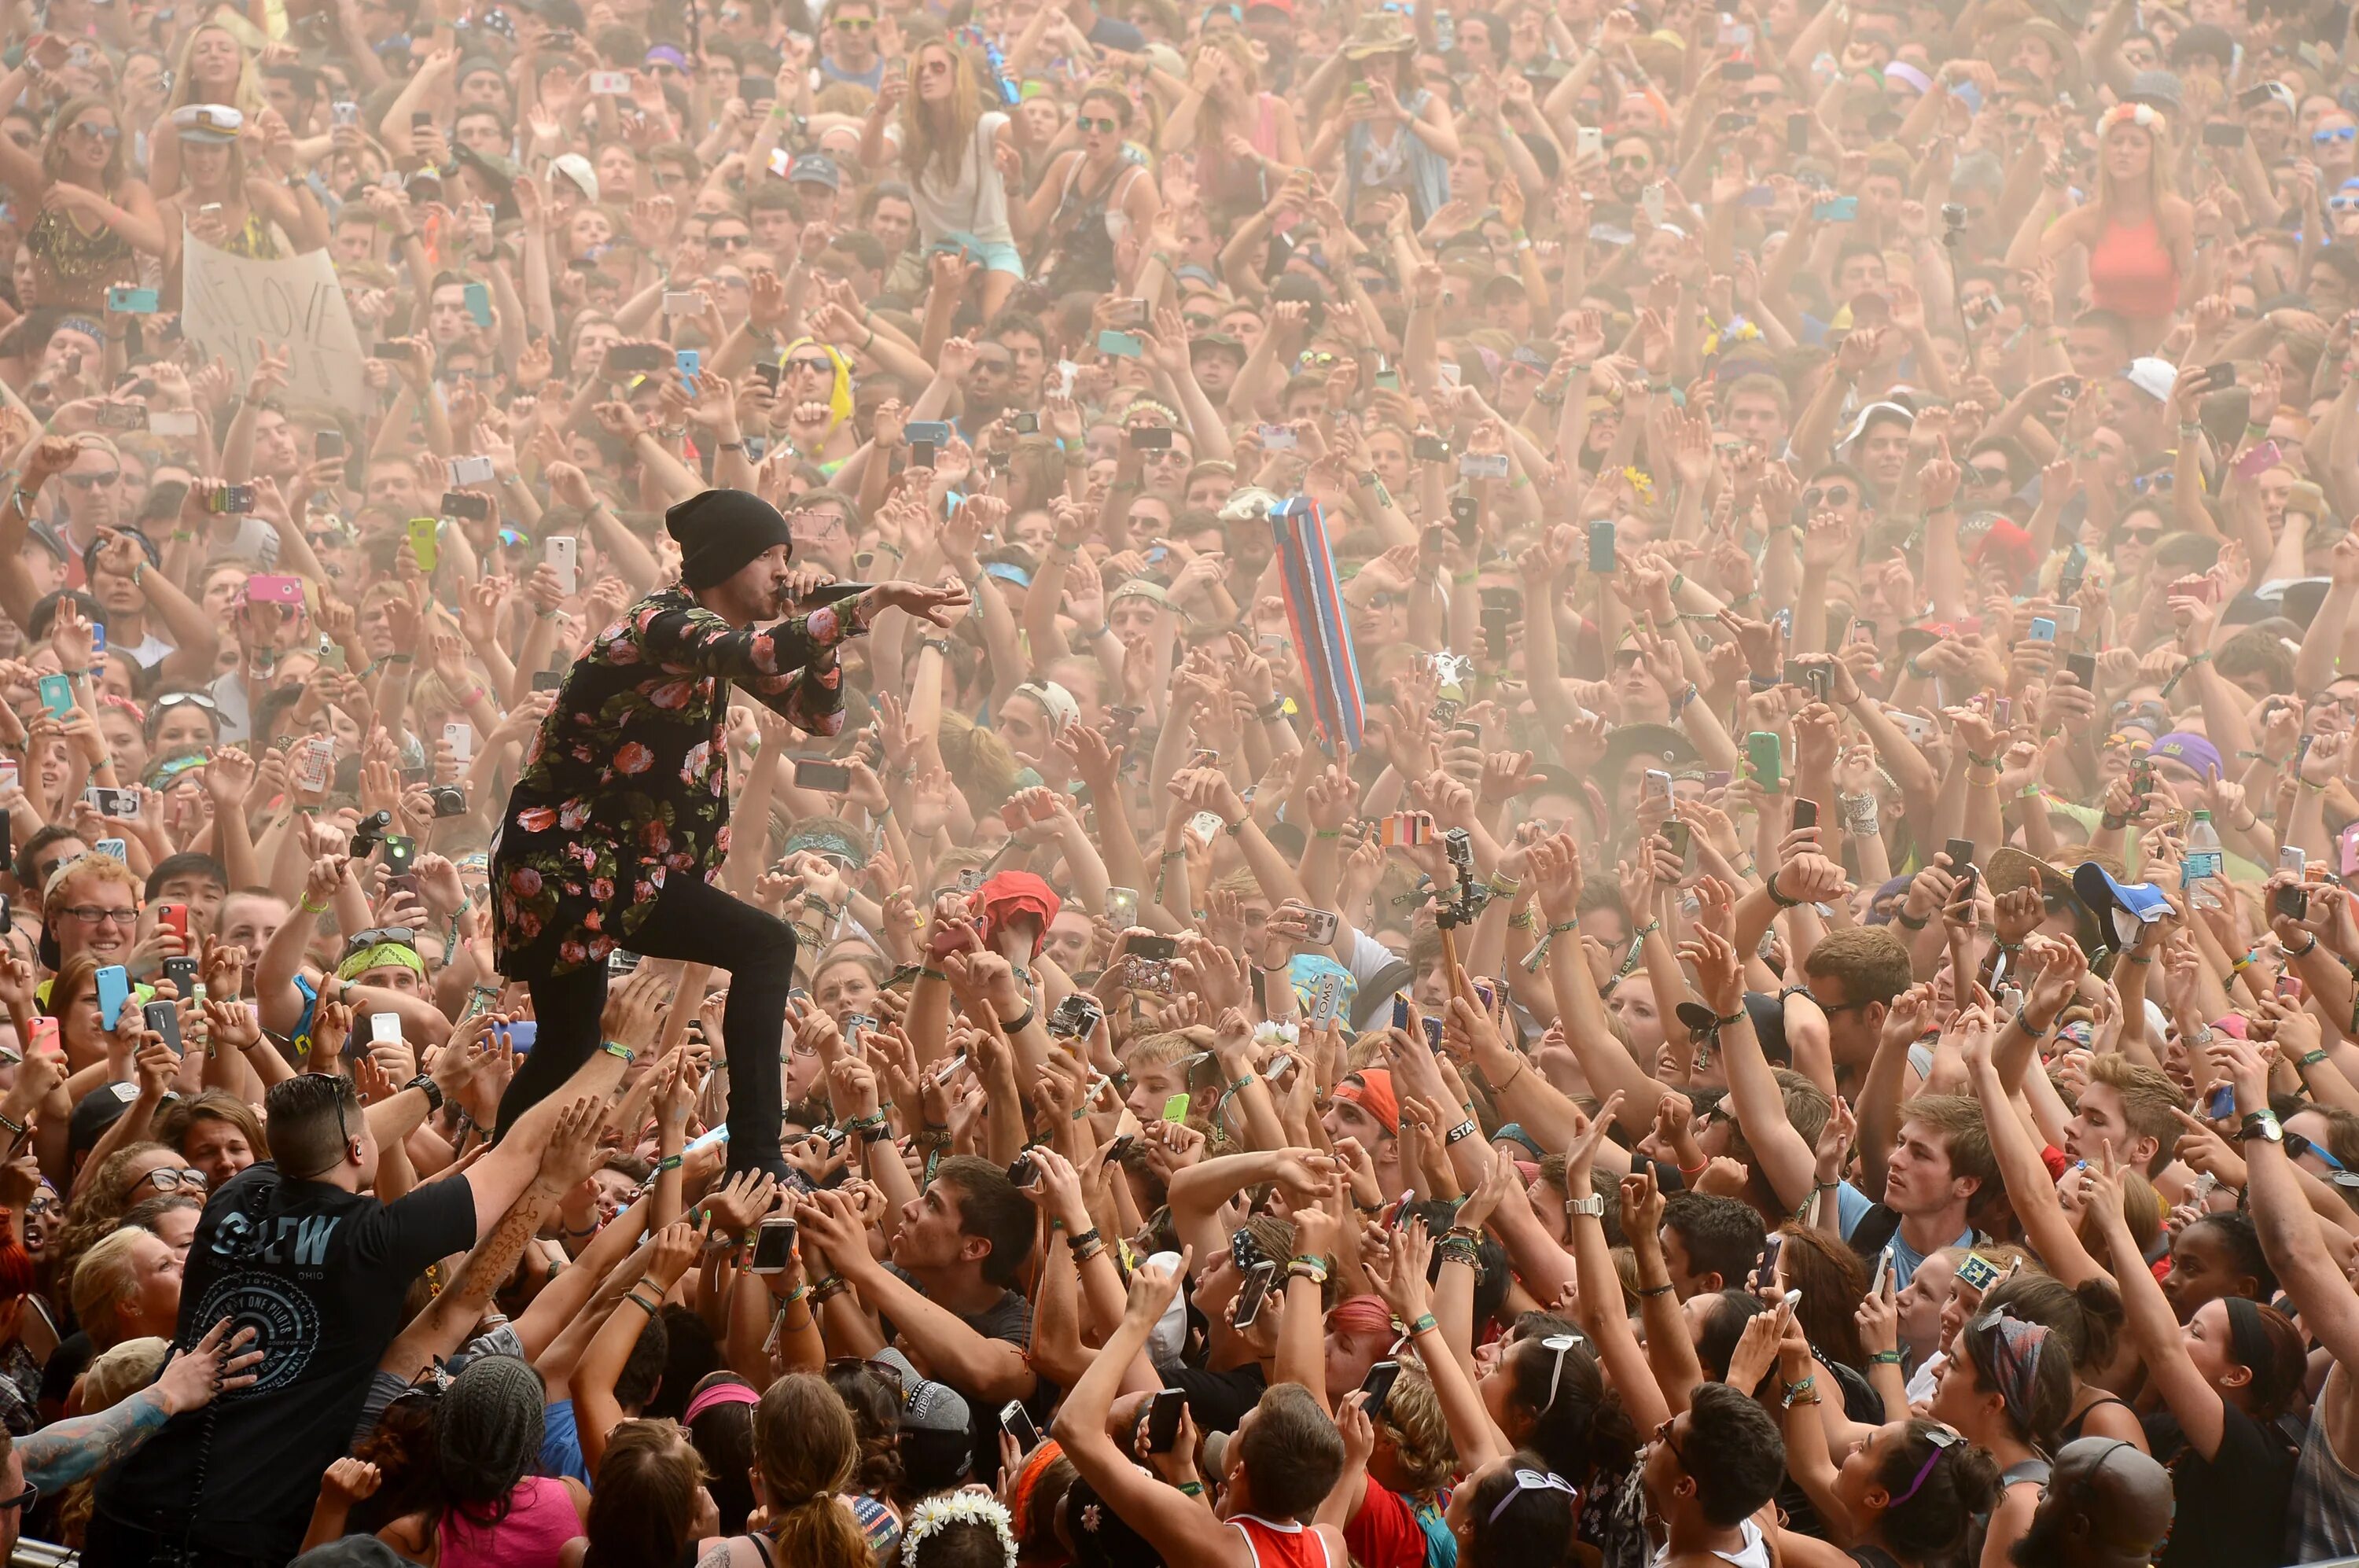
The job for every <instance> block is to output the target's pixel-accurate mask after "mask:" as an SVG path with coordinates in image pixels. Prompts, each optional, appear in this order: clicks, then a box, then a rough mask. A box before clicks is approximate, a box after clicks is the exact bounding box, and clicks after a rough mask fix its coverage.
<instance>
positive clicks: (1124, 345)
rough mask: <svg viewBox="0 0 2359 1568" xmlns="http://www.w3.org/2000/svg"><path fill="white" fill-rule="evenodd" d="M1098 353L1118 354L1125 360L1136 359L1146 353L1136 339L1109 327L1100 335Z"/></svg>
mask: <svg viewBox="0 0 2359 1568" xmlns="http://www.w3.org/2000/svg"><path fill="white" fill-rule="evenodd" d="M1098 352H1099V353H1100V354H1116V355H1119V356H1120V357H1122V358H1124V359H1136V358H1138V357H1139V356H1140V354H1142V353H1143V352H1145V351H1143V350H1142V349H1141V348H1140V347H1139V346H1138V340H1137V339H1136V338H1135V337H1133V336H1131V335H1130V334H1129V333H1128V332H1115V331H1114V329H1113V328H1111V327H1109V328H1107V329H1106V330H1105V331H1104V332H1100V333H1099V334H1098Z"/></svg>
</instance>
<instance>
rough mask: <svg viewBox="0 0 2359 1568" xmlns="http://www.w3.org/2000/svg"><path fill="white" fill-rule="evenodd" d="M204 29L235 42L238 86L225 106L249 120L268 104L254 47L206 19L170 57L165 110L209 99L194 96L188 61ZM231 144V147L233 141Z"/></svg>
mask: <svg viewBox="0 0 2359 1568" xmlns="http://www.w3.org/2000/svg"><path fill="white" fill-rule="evenodd" d="M207 33H219V34H220V35H221V36H222V37H223V38H227V39H228V40H229V41H230V42H231V43H234V44H235V45H236V46H237V86H236V88H235V89H234V92H233V94H232V102H231V103H229V104H228V105H227V106H228V107H230V108H233V109H235V110H236V111H237V112H238V113H239V114H244V115H245V117H246V119H247V120H248V121H249V122H251V121H252V120H253V118H254V116H255V115H256V114H260V113H261V112H262V111H263V109H264V108H266V106H267V104H268V100H266V99H265V98H264V97H263V96H262V81H261V73H260V72H258V71H255V65H254V51H253V50H252V49H248V48H246V47H245V40H244V39H242V38H239V37H238V36H237V35H236V34H235V33H234V32H232V31H230V30H229V29H228V28H227V27H223V26H222V25H221V24H220V23H219V22H207V23H205V24H204V25H203V26H202V27H197V28H195V29H193V30H192V31H190V34H189V36H188V37H187V38H183V39H181V40H180V53H179V58H178V59H176V60H173V61H172V96H171V98H170V100H169V101H168V102H167V103H165V105H164V108H165V110H166V112H167V114H168V113H169V112H170V111H171V110H174V109H184V108H186V107H188V105H190V104H191V103H207V102H210V101H211V100H207V99H203V98H200V97H198V96H197V73H196V72H195V71H190V69H189V61H190V60H192V59H194V58H195V56H196V52H197V40H198V39H199V38H203V37H204V36H205V35H206V34H207ZM231 145H232V146H233V147H234V146H235V145H236V144H234V143H233V144H231Z"/></svg>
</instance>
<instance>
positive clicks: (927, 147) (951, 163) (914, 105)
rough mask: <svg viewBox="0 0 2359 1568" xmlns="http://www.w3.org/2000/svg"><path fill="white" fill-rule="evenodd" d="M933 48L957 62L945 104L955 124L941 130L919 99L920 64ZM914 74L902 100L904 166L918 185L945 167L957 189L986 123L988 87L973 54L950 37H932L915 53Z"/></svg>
mask: <svg viewBox="0 0 2359 1568" xmlns="http://www.w3.org/2000/svg"><path fill="white" fill-rule="evenodd" d="M929 49H940V50H941V51H942V52H943V53H945V54H947V55H949V56H950V60H951V94H950V101H949V103H947V104H946V105H945V106H944V112H945V114H946V115H947V116H948V119H949V122H950V123H949V124H948V125H942V126H940V127H939V128H938V127H937V126H936V125H935V124H934V121H933V118H932V117H931V116H930V115H929V114H927V112H926V111H925V109H924V108H923V107H922V106H921V105H920V103H919V98H918V84H917V74H918V64H919V61H920V60H924V59H925V58H926V53H927V51H928V50H929ZM909 77H910V82H909V91H908V94H907V95H906V96H904V97H903V98H902V100H901V162H902V165H903V167H905V168H906V169H908V174H909V180H910V183H912V184H923V183H925V179H926V174H927V171H928V170H929V169H936V168H939V169H940V181H939V183H940V185H941V186H943V187H945V188H955V187H956V186H957V184H958V182H959V180H960V175H961V171H962V169H964V168H965V166H966V158H967V149H968V146H969V144H971V143H972V142H973V140H974V135H975V128H976V126H978V125H980V124H981V123H982V121H983V90H982V88H981V86H980V85H979V84H978V83H977V82H976V81H975V78H974V60H973V56H971V55H969V54H968V53H967V51H966V50H964V49H961V48H959V47H958V45H956V44H954V43H952V42H951V41H950V40H949V39H948V38H929V39H927V40H926V41H925V42H924V43H922V44H919V46H918V47H917V48H916V49H913V50H911V51H910V53H909ZM985 178H986V179H987V178H989V176H987V175H986V176H985Z"/></svg>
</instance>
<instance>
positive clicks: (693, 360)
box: [672, 348, 704, 376]
mask: <svg viewBox="0 0 2359 1568" xmlns="http://www.w3.org/2000/svg"><path fill="white" fill-rule="evenodd" d="M672 358H673V361H674V363H676V364H678V365H679V373H680V374H681V375H682V376H694V375H695V374H696V373H697V371H698V369H699V367H701V365H703V364H704V356H703V355H702V354H699V353H697V351H696V350H694V349H692V348H684V349H681V350H680V351H679V353H678V354H674V355H673V356H672Z"/></svg>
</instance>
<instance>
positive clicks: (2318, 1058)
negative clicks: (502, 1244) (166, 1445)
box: [0, 1046, 2326, 1133]
mask: <svg viewBox="0 0 2359 1568" xmlns="http://www.w3.org/2000/svg"><path fill="white" fill-rule="evenodd" d="M2325 1060H2326V1048H2325V1047H2324V1046H2321V1047H2319V1049H2317V1050H2316V1051H2308V1052H2305V1053H2304V1054H2303V1056H2302V1059H2301V1062H2300V1065H2302V1066H2304V1067H2314V1066H2316V1065H2317V1064H2318V1063H2320V1062H2323V1061H2325ZM0 1123H6V1124H7V1127H8V1130H9V1131H10V1132H14V1133H22V1132H23V1131H24V1130H25V1129H24V1128H23V1127H17V1126H16V1124H14V1123H13V1122H9V1121H8V1118H7V1117H5V1116H0Z"/></svg>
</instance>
